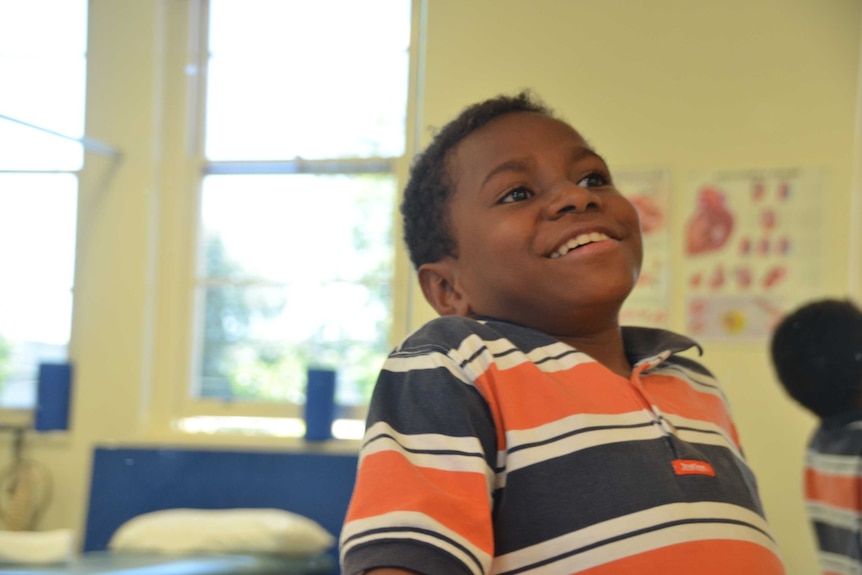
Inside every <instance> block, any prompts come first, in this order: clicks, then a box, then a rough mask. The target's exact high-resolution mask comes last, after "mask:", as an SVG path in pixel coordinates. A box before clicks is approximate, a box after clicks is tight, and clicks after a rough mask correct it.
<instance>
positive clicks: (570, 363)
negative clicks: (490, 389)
mask: <svg viewBox="0 0 862 575" xmlns="http://www.w3.org/2000/svg"><path fill="white" fill-rule="evenodd" d="M483 347H484V348H485V349H484V350H483V351H482V352H481V353H479V350H480V349H482V348H483ZM476 353H479V355H478V356H476V357H473V356H474V354H476ZM455 354H456V355H457V357H462V358H465V359H466V358H471V357H472V358H473V359H472V360H471V361H470V363H469V365H468V366H467V367H468V369H467V371H468V372H469V373H471V374H473V375H474V378H475V377H478V376H479V375H481V374H482V373H485V371H486V370H487V369H488V368H489V367H490V366H491V365H494V366H496V368H497V369H499V370H506V369H512V368H514V367H518V366H519V365H521V364H524V363H532V364H535V367H536V368H538V369H539V370H540V371H542V372H545V373H553V372H556V371H564V370H567V369H571V368H572V367H574V366H576V365H579V364H582V363H594V360H593V359H592V358H590V357H589V356H587V355H586V354H584V353H581V352H578V351H575V350H574V348H572V347H571V346H569V345H566V344H565V343H562V342H555V343H552V344H550V345H546V346H543V347H537V348H536V349H534V350H532V351H530V352H529V353H526V354H525V353H524V352H523V351H521V350H520V349H518V348H517V347H515V346H514V345H513V344H512V342H511V341H509V340H508V339H496V340H492V341H485V340H483V339H482V338H481V337H479V336H478V335H470V336H468V337H467V338H465V339H464V341H462V342H461V345H460V346H459V347H458V350H457V351H456V352H455ZM560 355H563V356H564V357H562V358H560V359H553V360H551V359H548V358H551V357H557V356H560Z"/></svg>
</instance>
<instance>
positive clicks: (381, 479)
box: [347, 451, 494, 554]
mask: <svg viewBox="0 0 862 575" xmlns="http://www.w3.org/2000/svg"><path fill="white" fill-rule="evenodd" d="M393 511H417V512H420V513H424V514H425V515H428V516H430V517H432V518H434V519H435V520H437V521H439V522H440V523H441V524H443V525H445V526H446V527H448V528H449V529H452V530H453V531H456V532H458V533H460V534H461V535H462V536H464V537H467V538H468V539H470V541H471V542H472V543H473V544H474V545H476V546H478V547H479V548H481V549H482V550H484V551H485V552H487V553H489V554H490V553H493V549H494V543H493V533H492V526H491V519H490V517H491V503H490V499H489V495H488V488H487V484H486V482H485V476H484V475H483V474H481V473H470V472H456V471H441V470H439V469H430V468H427V467H414V466H413V465H412V464H411V463H410V462H409V461H408V460H407V459H406V458H405V457H404V456H403V455H401V454H400V453H397V452H394V451H382V452H379V453H374V454H371V455H368V456H366V457H365V458H364V459H363V460H362V466H361V468H360V470H359V477H358V479H357V483H356V488H355V490H354V493H353V499H352V500H351V502H350V508H349V510H348V512H347V521H353V520H355V519H363V518H366V517H374V516H376V515H381V514H383V513H390V512H393Z"/></svg>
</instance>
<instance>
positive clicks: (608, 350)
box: [557, 327, 632, 379]
mask: <svg viewBox="0 0 862 575" xmlns="http://www.w3.org/2000/svg"><path fill="white" fill-rule="evenodd" d="M557 339H559V340H560V341H562V342H563V343H567V344H569V345H570V346H572V347H574V348H575V349H577V350H578V351H580V352H582V353H585V354H587V355H588V356H590V357H591V358H593V359H594V360H596V361H597V362H599V363H601V364H602V365H604V366H605V367H606V368H608V369H609V370H611V371H612V372H614V373H616V374H617V375H620V376H622V377H625V378H626V379H628V378H630V377H631V374H632V366H631V363H629V360H628V358H627V357H626V350H625V346H624V345H623V335H622V331H621V330H620V328H619V327H614V328H611V329H607V330H604V331H601V332H598V333H595V334H590V335H588V336H557Z"/></svg>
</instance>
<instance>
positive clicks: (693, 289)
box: [682, 169, 824, 340]
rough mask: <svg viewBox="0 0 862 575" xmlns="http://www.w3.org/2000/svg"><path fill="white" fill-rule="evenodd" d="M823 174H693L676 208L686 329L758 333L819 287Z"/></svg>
mask: <svg viewBox="0 0 862 575" xmlns="http://www.w3.org/2000/svg"><path fill="white" fill-rule="evenodd" d="M823 180H824V177H823V173H822V172H821V171H819V170H792V169H790V170H763V171H745V172H718V173H714V174H709V175H704V176H700V177H695V178H694V179H693V180H692V182H691V185H690V186H689V188H688V190H687V192H686V195H687V197H686V202H685V204H684V207H685V209H686V210H687V212H686V213H685V214H682V215H683V217H684V218H685V227H684V232H685V237H684V242H685V245H684V250H685V264H686V265H685V268H684V269H685V276H686V278H685V279H686V282H687V291H688V294H689V295H688V301H687V333H688V334H689V335H691V336H692V337H695V338H697V337H701V338H721V339H731V340H734V339H735V340H744V339H745V340H750V339H763V338H766V337H768V336H769V334H771V333H772V328H773V327H774V325H775V323H776V322H777V321H778V320H779V319H780V318H781V316H782V315H783V314H784V313H785V312H786V311H787V310H788V309H789V307H790V306H793V305H795V304H796V303H798V302H799V301H800V300H802V299H804V298H806V297H811V296H813V295H815V294H816V293H818V288H819V279H820V269H819V262H820V259H821V258H820V249H821V238H822V231H823V222H822V219H821V218H822V214H821V210H820V204H821V203H822V202H821V199H820V198H821V194H822V191H823V190H822V189H823V187H824V181H823Z"/></svg>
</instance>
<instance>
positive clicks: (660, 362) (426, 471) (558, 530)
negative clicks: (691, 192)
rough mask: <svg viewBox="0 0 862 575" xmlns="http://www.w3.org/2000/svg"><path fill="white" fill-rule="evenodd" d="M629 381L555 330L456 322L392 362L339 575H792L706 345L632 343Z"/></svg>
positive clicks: (647, 333) (663, 334)
mask: <svg viewBox="0 0 862 575" xmlns="http://www.w3.org/2000/svg"><path fill="white" fill-rule="evenodd" d="M623 338H624V343H625V348H626V353H627V355H628V356H629V360H630V362H631V364H632V365H633V370H632V375H631V377H630V378H629V379H626V378H624V377H622V376H620V375H617V374H615V373H613V372H611V371H610V370H609V369H607V368H606V367H604V366H603V365H601V364H600V363H598V362H596V361H594V360H593V359H592V358H590V357H589V356H587V355H586V354H584V353H581V352H579V351H577V350H576V349H574V348H572V347H571V346H569V345H567V344H564V343H562V342H560V341H558V340H556V339H554V338H553V337H550V336H548V335H546V334H544V333H542V332H539V331H536V330H533V329H529V328H525V327H521V326H517V325H513V324H510V323H506V322H501V321H496V320H490V319H488V320H481V321H480V320H474V319H470V318H464V317H457V316H446V317H441V318H437V319H435V320H433V321H431V322H429V323H428V324H426V325H425V326H424V327H422V328H420V329H419V330H418V331H417V332H415V333H414V334H412V335H411V336H409V337H408V338H407V339H406V340H405V341H404V342H403V343H402V344H401V345H400V346H399V347H398V348H396V349H395V350H394V351H393V352H392V354H391V355H390V356H389V358H388V359H387V361H386V363H385V365H384V366H383V369H382V371H381V373H380V376H379V379H378V382H377V385H376V387H375V390H374V394H373V397H372V400H371V405H370V408H369V415H368V421H367V427H366V434H365V438H364V440H363V444H362V448H361V452H360V463H359V470H358V476H357V482H356V486H355V489H354V494H353V498H352V500H351V504H350V508H349V510H348V513H347V518H346V520H345V525H344V528H343V530H342V534H341V548H340V552H341V562H342V571H343V573H345V574H346V575H354V574H357V573H360V572H362V571H364V570H368V569H371V568H374V567H385V566H389V567H400V568H403V569H408V570H413V571H416V572H418V573H423V574H426V575H438V574H439V575H457V574H465V575H466V574H473V575H478V574H500V575H502V574H506V575H515V574H530V575H564V574H572V573H580V574H588V575H610V574H613V575H620V574H629V573H630V574H635V573H637V574H640V575H642V574H650V573H661V574H662V575H673V574H683V573H685V574H687V575H688V574H691V573H697V574H698V575H718V574H721V575H727V574H730V573H732V574H734V575H745V574H757V575H773V574H780V573H784V569H783V567H782V564H781V560H780V559H779V556H778V551H777V548H776V544H775V542H774V540H773V538H772V536H771V534H770V531H769V527H768V526H767V524H766V521H765V520H764V516H763V511H762V508H761V504H760V501H759V499H758V494H757V487H756V483H755V479H754V476H753V474H752V472H751V470H750V469H749V467H748V465H747V464H746V463H745V460H744V459H743V456H742V453H741V450H740V446H739V440H738V437H737V432H736V429H735V427H734V424H733V422H732V421H731V418H730V416H729V414H728V409H727V405H726V401H725V397H724V395H723V394H722V391H721V390H720V388H719V387H718V384H717V383H716V381H715V379H714V378H713V377H712V376H711V375H710V374H709V372H708V371H707V370H705V369H704V368H703V367H701V366H700V365H699V364H698V363H696V362H694V361H692V360H690V359H687V358H684V357H681V356H678V355H675V354H676V353H677V352H680V351H684V350H686V349H689V348H692V347H697V346H696V344H695V343H694V342H693V341H691V340H689V339H688V338H685V337H682V336H680V335H676V334H673V333H671V332H668V331H663V330H656V329H648V328H623Z"/></svg>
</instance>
